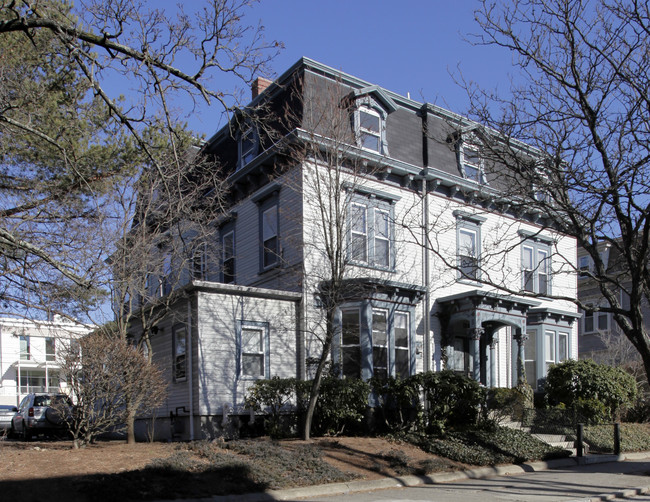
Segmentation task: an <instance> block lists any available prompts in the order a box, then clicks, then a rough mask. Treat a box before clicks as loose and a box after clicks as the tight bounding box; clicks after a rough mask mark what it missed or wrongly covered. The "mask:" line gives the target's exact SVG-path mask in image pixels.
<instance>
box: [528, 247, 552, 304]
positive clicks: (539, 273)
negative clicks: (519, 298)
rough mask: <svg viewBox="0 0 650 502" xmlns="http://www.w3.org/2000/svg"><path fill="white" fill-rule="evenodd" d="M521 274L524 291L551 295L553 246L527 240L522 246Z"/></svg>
mask: <svg viewBox="0 0 650 502" xmlns="http://www.w3.org/2000/svg"><path fill="white" fill-rule="evenodd" d="M521 253H522V254H521V273H522V283H523V284H522V287H523V290H524V291H528V292H530V293H537V294H540V295H548V294H550V293H551V246H550V244H548V243H546V242H544V241H541V240H533V239H526V240H524V242H523V243H522V246H521Z"/></svg>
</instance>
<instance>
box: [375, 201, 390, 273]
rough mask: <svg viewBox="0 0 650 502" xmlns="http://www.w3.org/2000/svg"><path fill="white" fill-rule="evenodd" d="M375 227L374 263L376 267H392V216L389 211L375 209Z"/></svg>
mask: <svg viewBox="0 0 650 502" xmlns="http://www.w3.org/2000/svg"><path fill="white" fill-rule="evenodd" d="M374 213H375V226H374V231H375V233H374V243H375V249H374V263H375V265H377V266H379V267H382V268H388V267H390V214H389V212H388V211H385V210H382V209H379V208H375V210H374Z"/></svg>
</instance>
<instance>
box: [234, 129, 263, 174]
mask: <svg viewBox="0 0 650 502" xmlns="http://www.w3.org/2000/svg"><path fill="white" fill-rule="evenodd" d="M238 150H239V159H238V162H237V169H238V170H239V169H242V168H243V167H244V166H246V165H247V164H248V163H249V162H250V161H251V160H253V159H254V158H255V157H256V156H257V153H258V150H259V137H258V134H257V129H256V128H255V127H254V126H253V125H251V124H246V126H245V127H244V129H243V130H242V131H241V133H240V135H239V141H238Z"/></svg>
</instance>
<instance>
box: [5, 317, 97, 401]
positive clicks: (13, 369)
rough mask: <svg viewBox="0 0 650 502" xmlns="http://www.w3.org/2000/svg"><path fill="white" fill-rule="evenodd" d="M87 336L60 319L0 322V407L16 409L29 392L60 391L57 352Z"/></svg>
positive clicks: (80, 327) (85, 330)
mask: <svg viewBox="0 0 650 502" xmlns="http://www.w3.org/2000/svg"><path fill="white" fill-rule="evenodd" d="M89 332H90V328H89V327H87V326H84V325H83V324H80V323H73V322H71V321H67V320H63V319H56V320H54V321H31V320H27V319H20V318H0V404H8V405H18V403H20V401H21V399H22V398H23V397H24V396H25V394H28V393H30V392H57V391H59V390H63V389H64V388H65V382H62V381H61V380H60V378H59V370H60V361H59V356H58V354H59V352H60V349H61V347H62V346H66V345H69V344H70V342H71V340H75V339H77V338H79V337H81V336H83V335H85V334H87V333H89Z"/></svg>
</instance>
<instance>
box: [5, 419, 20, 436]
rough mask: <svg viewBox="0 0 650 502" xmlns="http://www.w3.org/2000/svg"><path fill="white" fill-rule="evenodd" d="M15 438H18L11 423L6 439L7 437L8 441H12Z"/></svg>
mask: <svg viewBox="0 0 650 502" xmlns="http://www.w3.org/2000/svg"><path fill="white" fill-rule="evenodd" d="M16 436H18V434H17V433H16V429H15V428H14V424H13V422H12V423H11V427H9V433H8V434H7V437H8V438H9V439H13V438H15V437H16Z"/></svg>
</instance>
